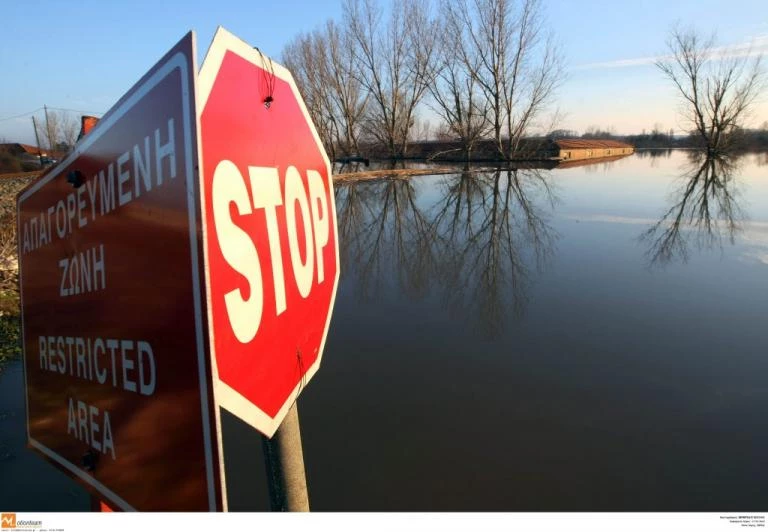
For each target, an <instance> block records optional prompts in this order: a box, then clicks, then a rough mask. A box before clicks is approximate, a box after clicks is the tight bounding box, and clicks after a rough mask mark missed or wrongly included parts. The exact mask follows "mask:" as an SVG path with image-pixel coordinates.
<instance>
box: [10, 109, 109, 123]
mask: <svg viewBox="0 0 768 532" xmlns="http://www.w3.org/2000/svg"><path fill="white" fill-rule="evenodd" d="M48 109H53V110H55V111H66V112H68V113H80V114H83V115H103V114H104V112H103V111H82V110H80V109H66V108H64V107H49V108H48ZM42 110H43V107H38V108H37V109H33V110H31V111H27V112H26V113H20V114H18V115H13V116H6V117H3V118H0V122H5V121H6V120H13V119H15V118H23V117H25V116H29V115H32V114H35V113H37V112H38V111H42Z"/></svg>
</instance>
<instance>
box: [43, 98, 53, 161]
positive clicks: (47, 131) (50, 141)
mask: <svg viewBox="0 0 768 532" xmlns="http://www.w3.org/2000/svg"><path fill="white" fill-rule="evenodd" d="M43 109H45V135H46V136H47V137H48V149H49V150H53V139H52V138H51V126H50V124H49V123H48V106H47V105H43Z"/></svg>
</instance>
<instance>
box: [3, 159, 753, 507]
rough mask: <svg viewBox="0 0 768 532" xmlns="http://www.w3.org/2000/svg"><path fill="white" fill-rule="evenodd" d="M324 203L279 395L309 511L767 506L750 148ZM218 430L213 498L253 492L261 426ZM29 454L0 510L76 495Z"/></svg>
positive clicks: (400, 185) (474, 176)
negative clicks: (318, 253) (317, 323)
mask: <svg viewBox="0 0 768 532" xmlns="http://www.w3.org/2000/svg"><path fill="white" fill-rule="evenodd" d="M336 202H337V210H338V227H339V234H340V241H341V243H342V250H341V262H342V268H343V269H342V275H341V282H340V285H339V289H338V295H337V301H336V307H335V310H334V315H333V320H332V323H331V330H330V332H329V335H328V339H327V344H326V351H325V355H324V357H323V366H322V368H321V369H320V371H319V372H318V374H317V375H316V377H315V378H314V380H313V381H312V382H311V383H310V384H309V385H308V387H307V389H306V390H305V391H304V393H303V394H302V397H301V399H300V401H299V414H300V417H301V427H302V436H303V441H304V457H305V461H306V468H307V477H308V485H309V494H310V503H311V506H312V508H313V510H319V511H323V510H329V511H368V510H382V511H388V510H402V511H410V510H424V511H432V510H440V511H452V510H455V511H463V510H494V511H495V510H501V511H539V510H544V511H580V510H587V511H606V510H613V511H643V510H655V511H667V510H673V511H700V510H706V511H715V512H723V511H728V510H765V509H766V501H767V500H768V499H767V498H766V497H767V496H766V494H768V423H767V422H766V419H768V379H766V375H768V349H767V347H768V321H767V320H768V156H767V155H765V154H759V155H746V156H743V157H740V158H738V159H734V160H727V161H724V160H709V161H707V160H702V159H697V158H696V157H695V156H693V154H691V153H687V152H682V151H675V152H669V151H660V152H651V153H638V154H635V155H633V156H630V157H627V158H624V159H621V160H617V161H613V162H610V163H596V164H590V165H585V166H577V167H571V168H557V169H553V170H518V171H508V170H501V171H494V170H489V171H485V172H475V173H463V172H461V171H457V172H456V173H455V174H449V175H439V176H426V177H414V178H412V179H411V180H378V181H369V182H360V183H355V184H343V185H339V186H337V190H336ZM16 374H17V375H18V377H19V378H20V374H21V373H20V371H16ZM13 376H14V373H13V372H12V371H11V372H9V371H6V372H5V374H3V375H0V378H2V379H4V380H5V381H8V380H12V379H13V378H14V377H13ZM5 381H4V382H3V384H2V386H3V389H2V392H3V393H4V395H5V392H6V384H5ZM14 386H16V385H15V384H14ZM17 388H18V390H17V391H16V392H13V393H14V394H16V395H18V396H19V397H21V395H20V394H21V392H20V384H19V385H18V386H17ZM14 389H15V388H14ZM16 395H14V397H16ZM19 401H22V399H19ZM3 404H6V398H3ZM22 406H23V405H22ZM22 406H20V407H19V408H22ZM0 423H4V424H5V425H6V426H3V425H0V427H2V428H3V431H5V429H6V427H7V424H8V420H3V419H0ZM17 424H18V423H17ZM223 425H224V438H225V452H226V457H227V458H226V460H227V483H228V489H229V493H230V507H231V509H233V510H264V509H266V508H267V497H266V487H265V486H266V480H265V478H264V467H263V463H262V455H261V444H260V440H259V437H258V436H257V435H256V434H254V433H253V431H251V430H250V429H248V428H246V427H245V426H244V425H243V424H242V423H240V422H239V421H237V420H235V419H233V418H232V417H231V416H229V415H227V414H225V416H224V424H223ZM21 426H22V427H23V423H22V424H21ZM14 430H15V429H14ZM3 437H4V438H5V435H4V436H3ZM21 439H22V440H23V438H21ZM14 452H15V453H16V454H18V455H20V456H21V455H23V454H24V453H28V451H18V452H16V451H14ZM32 459H33V460H35V461H36V462H39V463H40V465H39V466H37V465H36V466H35V467H38V468H40V469H42V468H45V469H46V471H48V470H50V472H49V475H50V477H46V476H45V475H44V474H43V473H40V472H37V473H35V474H36V478H37V479H38V482H43V479H44V478H50V479H52V480H51V481H50V482H51V484H50V485H51V486H53V487H51V488H50V489H47V491H45V492H43V491H40V493H36V491H37V490H38V488H35V491H31V490H32V489H33V488H32V484H31V483H27V484H25V485H24V488H23V490H21V491H20V490H16V491H15V492H14V493H13V494H11V492H10V491H8V490H5V491H3V492H0V503H6V502H13V503H14V504H15V506H14V504H8V505H6V504H2V506H3V507H6V506H14V508H17V509H19V510H21V509H23V508H21V506H28V507H30V508H35V509H47V508H49V506H47V505H46V501H49V502H50V501H57V500H65V501H71V505H70V506H69V508H71V509H85V507H87V501H85V500H84V499H82V498H79V496H77V494H73V493H72V488H71V487H70V486H69V484H68V483H67V482H66V481H65V482H62V481H61V478H59V477H61V475H60V474H59V473H58V472H56V471H54V470H53V468H51V467H50V466H47V465H45V464H44V463H43V462H42V461H41V460H39V459H37V458H35V457H33V458H32ZM2 460H3V458H2V457H0V468H2V472H3V475H2V476H3V479H4V481H3V482H2V483H0V484H2V485H4V486H7V483H6V482H5V479H6V478H7V476H6V472H7V471H9V469H8V467H9V466H8V464H9V463H11V461H12V460H13V459H5V461H4V462H3V461H2ZM18 474H20V475H22V474H23V473H18ZM56 475H59V476H56ZM37 485H38V486H39V485H40V484H37ZM46 485H48V484H46ZM24 490H30V491H24ZM57 494H58V498H57ZM7 497H14V498H13V499H12V500H10V501H9V499H7ZM66 497H69V499H67V498H66ZM83 505H85V506H83ZM51 509H53V508H51ZM56 509H58V508H56Z"/></svg>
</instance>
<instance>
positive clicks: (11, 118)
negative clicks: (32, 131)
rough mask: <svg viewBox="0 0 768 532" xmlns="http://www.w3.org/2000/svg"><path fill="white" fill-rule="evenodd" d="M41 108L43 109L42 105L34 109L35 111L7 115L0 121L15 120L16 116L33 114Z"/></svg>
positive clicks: (21, 116)
mask: <svg viewBox="0 0 768 532" xmlns="http://www.w3.org/2000/svg"><path fill="white" fill-rule="evenodd" d="M41 109H42V107H38V108H37V109H34V110H33V111H27V112H26V113H21V114H19V115H14V116H6V117H5V118H0V122H4V121H6V120H13V119H14V118H23V117H25V116H28V115H31V114H35V113H36V112H38V111H39V110H41Z"/></svg>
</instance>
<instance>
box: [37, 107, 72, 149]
mask: <svg viewBox="0 0 768 532" xmlns="http://www.w3.org/2000/svg"><path fill="white" fill-rule="evenodd" d="M35 124H36V128H37V135H38V137H39V138H40V139H41V140H42V141H44V142H45V144H46V145H45V148H46V149H48V150H52V151H53V150H58V149H59V146H60V145H66V146H67V149H69V148H71V147H72V146H74V145H75V142H77V134H78V133H79V131H80V124H79V120H78V118H77V116H76V115H75V114H74V113H72V112H69V111H62V110H55V109H48V110H47V112H46V115H45V117H44V118H43V119H42V120H38V121H36V122H35Z"/></svg>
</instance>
